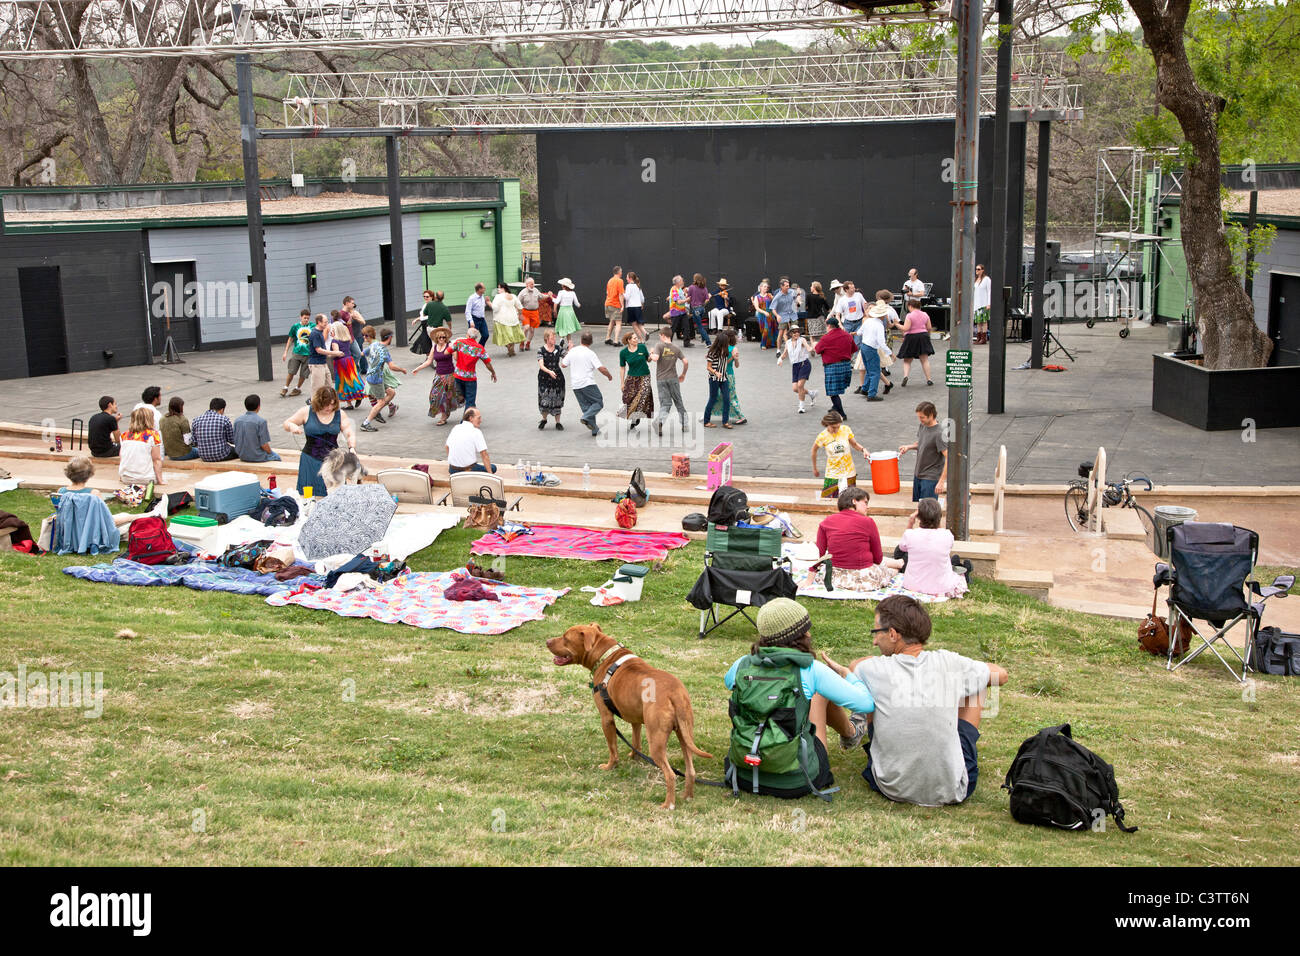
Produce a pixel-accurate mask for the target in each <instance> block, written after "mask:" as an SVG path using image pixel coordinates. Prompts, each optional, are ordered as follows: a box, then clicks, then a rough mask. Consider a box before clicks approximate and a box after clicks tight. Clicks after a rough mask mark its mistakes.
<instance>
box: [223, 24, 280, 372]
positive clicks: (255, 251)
mask: <svg viewBox="0 0 1300 956" xmlns="http://www.w3.org/2000/svg"><path fill="white" fill-rule="evenodd" d="M243 13H244V8H243V4H239V3H235V4H232V5H231V15H232V17H233V19H234V23H235V31H236V33H238V32H239V31H240V29H241V27H240V21H241V20H242V19H243ZM235 84H236V86H237V88H238V92H239V138H240V140H241V142H242V145H243V151H244V202H245V203H246V205H247V207H248V261H249V270H248V274H249V275H250V276H251V277H252V282H253V292H254V293H255V296H256V297H255V299H254V302H256V306H255V308H256V309H257V314H256V315H255V316H254V323H255V325H254V327H255V329H256V336H257V380H258V381H259V382H269V381H271V379H272V371H271V308H270V304H269V302H268V299H267V293H266V239H265V237H264V236H263V234H262V190H261V183H260V181H259V179H258V171H257V114H256V112H255V111H254V109H253V63H252V60H251V59H250V58H249V55H248V54H247V53H240V54H237V55H236V56H235Z"/></svg>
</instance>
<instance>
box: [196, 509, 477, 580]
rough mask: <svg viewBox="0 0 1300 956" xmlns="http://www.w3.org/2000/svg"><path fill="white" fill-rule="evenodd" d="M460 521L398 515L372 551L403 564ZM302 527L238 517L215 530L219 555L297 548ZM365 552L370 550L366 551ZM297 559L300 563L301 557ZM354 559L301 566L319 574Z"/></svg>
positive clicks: (458, 514)
mask: <svg viewBox="0 0 1300 956" xmlns="http://www.w3.org/2000/svg"><path fill="white" fill-rule="evenodd" d="M463 517H464V512H463V511H450V510H449V511H448V512H447V513H446V514H442V513H439V512H430V511H426V512H421V513H419V514H397V515H394V516H393V520H392V521H390V522H389V523H388V531H387V532H386V533H385V534H384V537H383V538H382V539H380V540H379V541H376V542H375V543H374V545H372V547H373V548H374V549H375V550H377V551H378V552H379V553H381V554H387V555H388V556H389V557H392V558H395V559H396V560H399V561H405V560H406V559H407V558H409V557H410V556H411V555H413V554H415V553H416V552H417V551H423V550H424V549H425V548H427V547H428V546H429V545H431V544H433V542H434V541H435V540H437V538H438V535H440V534H442V532H444V531H446V530H447V529H448V528H454V527H456V525H458V524H460V520H461V518H463ZM305 523H306V519H305V518H303V519H301V520H299V521H298V522H297V523H296V524H291V525H288V526H285V527H278V528H268V527H267V526H266V525H264V524H262V523H261V522H260V521H258V520H257V519H256V518H253V517H250V516H249V515H241V516H240V517H238V518H236V519H235V520H233V521H231V522H230V523H229V524H226V525H222V526H221V527H220V528H219V529H218V530H217V541H218V548H219V551H218V553H221V552H224V551H225V550H226V549H227V548H230V547H232V546H234V545H240V544H248V543H249V542H251V541H262V540H266V539H270V540H273V541H275V543H276V544H285V545H291V546H292V545H296V544H297V543H298V533H299V532H300V531H302V526H303V524H305ZM366 550H370V549H369V548H367V549H366ZM295 553H297V552H295ZM298 556H299V558H300V559H301V557H302V556H301V554H299V555H298ZM355 556H356V552H353V553H352V554H348V555H343V556H341V557H342V560H333V559H331V558H325V559H324V560H322V561H321V562H304V563H306V564H316V565H317V570H320V569H321V567H326V568H328V567H332V566H336V565H337V564H341V563H343V561H348V560H351V559H352V558H353V557H355ZM334 557H335V558H339V557H340V556H338V555H336V556H334Z"/></svg>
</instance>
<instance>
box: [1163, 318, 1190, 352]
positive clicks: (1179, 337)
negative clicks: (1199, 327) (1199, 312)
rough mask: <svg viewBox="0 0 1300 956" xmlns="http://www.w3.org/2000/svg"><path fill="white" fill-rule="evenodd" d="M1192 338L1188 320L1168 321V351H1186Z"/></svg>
mask: <svg viewBox="0 0 1300 956" xmlns="http://www.w3.org/2000/svg"><path fill="white" fill-rule="evenodd" d="M1191 338H1192V327H1191V324H1190V323H1188V322H1182V321H1178V322H1170V323H1169V351H1171V352H1186V351H1187V345H1188V343H1189V342H1190V341H1191Z"/></svg>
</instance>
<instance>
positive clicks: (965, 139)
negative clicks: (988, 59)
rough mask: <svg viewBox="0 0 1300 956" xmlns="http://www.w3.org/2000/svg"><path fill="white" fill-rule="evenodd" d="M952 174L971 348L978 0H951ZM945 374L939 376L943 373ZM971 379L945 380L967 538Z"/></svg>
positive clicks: (951, 493)
mask: <svg viewBox="0 0 1300 956" xmlns="http://www.w3.org/2000/svg"><path fill="white" fill-rule="evenodd" d="M955 7H956V10H957V38H958V39H957V117H956V128H957V135H956V142H955V144H954V154H955V158H956V164H955V165H956V176H957V180H956V182H955V183H954V184H953V199H952V347H953V350H956V351H965V352H966V353H967V355H969V353H970V350H971V320H972V318H973V313H972V309H971V304H972V301H973V299H972V296H973V293H974V273H975V213H976V205H977V202H976V200H977V197H978V192H977V187H978V186H979V121H980V113H979V102H978V100H979V85H980V29H981V27H982V23H981V20H980V12H981V3H980V0H957V2H956V4H955ZM946 377H947V376H945V378H946ZM974 394H975V393H974V385H973V383H971V384H963V385H953V384H949V386H948V418H949V420H950V421H951V422H952V437H951V439H950V440H949V441H948V530H949V531H951V532H952V534H953V537H954V538H956V539H957V540H959V541H966V540H968V539H969V538H970V432H971V411H972V405H973V403H974Z"/></svg>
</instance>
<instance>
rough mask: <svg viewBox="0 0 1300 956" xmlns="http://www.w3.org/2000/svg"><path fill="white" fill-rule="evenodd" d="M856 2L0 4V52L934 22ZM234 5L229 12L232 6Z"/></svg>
mask: <svg viewBox="0 0 1300 956" xmlns="http://www.w3.org/2000/svg"><path fill="white" fill-rule="evenodd" d="M903 5H904V4H902V3H899V2H889V0H864V2H860V3H858V4H857V6H858V7H869V8H875V7H878V6H879V7H883V8H886V9H882V10H880V11H879V12H877V11H875V10H874V9H873V11H872V12H870V13H863V12H861V11H860V10H856V9H850V8H849V7H847V6H844V5H841V4H838V3H834V2H829V0H234V2H232V0H0V58H10V59H18V58H33V59H49V58H56V59H60V58H69V57H112V58H119V57H155V56H185V55H192V54H199V55H212V54H228V53H277V52H285V51H292V50H304V51H322V52H341V51H346V50H368V49H370V50H373V49H384V50H396V49H406V48H422V47H438V46H465V45H468V44H475V43H543V42H551V41H568V40H623V39H663V38H664V37H667V36H706V35H719V34H741V33H766V32H774V31H785V30H818V29H827V28H830V27H836V26H848V25H855V24H856V25H859V26H865V25H867V24H868V23H871V24H873V25H876V24H882V23H903V22H916V21H918V20H934V19H937V18H939V17H942V16H947V15H948V14H949V12H950V3H949V2H948V0H943V2H934V3H927V4H924V5H923V6H925V7H927V8H928V9H920V10H910V11H900V12H892V11H890V10H888V9H887V8H888V7H890V6H903ZM237 6H238V7H239V8H240V14H239V16H238V18H236V16H235V13H234V8H235V7H237Z"/></svg>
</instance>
